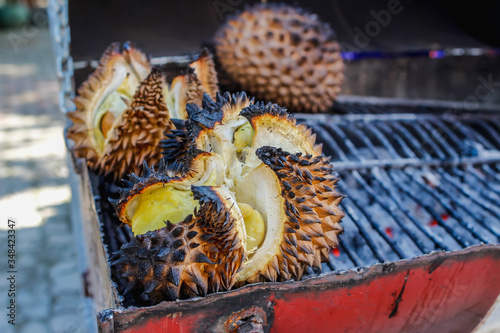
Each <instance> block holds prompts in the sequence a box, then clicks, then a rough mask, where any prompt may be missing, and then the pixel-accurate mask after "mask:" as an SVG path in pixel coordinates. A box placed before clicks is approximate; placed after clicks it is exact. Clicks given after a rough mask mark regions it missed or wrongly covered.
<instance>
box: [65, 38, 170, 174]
mask: <svg viewBox="0 0 500 333" xmlns="http://www.w3.org/2000/svg"><path fill="white" fill-rule="evenodd" d="M150 71H151V68H150V64H149V61H148V59H147V57H146V56H145V55H144V54H143V53H142V52H141V51H139V50H138V49H136V48H135V47H134V46H132V45H131V44H130V43H125V44H124V45H123V50H120V44H119V43H114V44H111V45H110V46H109V47H108V49H107V50H106V51H105V52H104V54H103V56H102V58H101V60H100V63H99V66H98V67H97V69H96V71H95V72H94V73H93V74H92V75H91V76H90V77H89V79H88V80H87V81H86V82H84V83H83V84H82V85H81V87H80V88H79V89H78V96H77V97H76V98H75V99H74V103H75V106H76V110H75V111H73V112H69V113H68V114H67V116H68V118H69V119H70V120H71V121H72V123H73V124H72V126H71V127H69V128H68V131H67V137H68V139H71V140H73V141H74V143H75V144H74V148H73V150H74V152H75V155H76V156H77V157H81V158H85V159H86V160H87V164H88V166H89V167H90V168H91V169H94V170H96V171H98V172H99V173H105V174H107V173H111V172H113V171H115V170H116V171H117V173H116V174H115V178H117V179H118V178H120V177H122V176H123V173H120V170H123V167H122V166H121V165H118V166H115V165H109V164H106V165H105V163H104V162H103V159H105V160H106V156H108V155H109V153H110V151H111V147H110V145H109V141H110V140H111V139H114V138H115V132H116V130H117V127H118V126H120V125H121V124H122V123H123V122H122V121H121V120H122V114H123V113H124V112H125V110H127V109H129V107H130V104H131V103H132V99H133V97H134V94H135V92H136V89H137V88H138V87H139V85H140V83H141V82H142V81H143V80H144V79H145V78H146V76H147V75H148V74H149V73H150ZM162 130H164V129H162ZM126 148H127V146H126V147H124V148H123V152H124V153H126V152H127V151H126ZM141 164H142V163H141Z"/></svg>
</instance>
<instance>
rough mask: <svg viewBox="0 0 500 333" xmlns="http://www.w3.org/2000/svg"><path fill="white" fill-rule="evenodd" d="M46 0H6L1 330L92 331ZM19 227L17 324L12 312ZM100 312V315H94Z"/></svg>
mask: <svg viewBox="0 0 500 333" xmlns="http://www.w3.org/2000/svg"><path fill="white" fill-rule="evenodd" d="M46 7H47V2H46V1H26V2H20V1H19V2H17V1H5V0H0V26H1V28H0V221H1V222H0V245H1V247H2V249H1V250H0V253H1V254H2V255H1V259H0V308H1V309H2V310H1V320H0V332H2V333H9V332H29V333H34V332H37V333H38V332H39V333H44V332H87V331H88V330H87V328H86V326H85V324H86V323H85V307H84V303H83V302H84V301H83V296H82V290H83V288H82V283H81V278H80V274H79V270H78V268H77V261H76V252H75V246H74V243H75V242H74V237H73V234H72V227H71V223H70V208H69V202H70V200H71V192H70V187H69V185H68V180H67V177H68V163H67V162H66V147H65V144H64V137H63V127H64V123H65V119H64V115H63V114H62V113H61V111H60V109H59V107H58V91H59V89H60V88H59V83H58V81H57V77H56V66H55V56H54V53H53V52H52V42H51V38H50V33H49V29H48V21H47V20H48V19H47V13H46ZM8 219H12V220H13V221H15V223H16V225H15V229H16V259H15V260H16V266H17V267H16V268H17V274H16V310H17V311H16V312H17V316H16V321H15V323H16V325H15V326H13V325H10V324H9V323H8V322H7V320H8V317H7V316H6V311H7V310H6V309H7V302H9V297H7V292H8V289H9V288H10V283H9V281H7V259H8V258H7V255H6V253H7V240H6V239H7V221H8ZM91 318H92V317H91Z"/></svg>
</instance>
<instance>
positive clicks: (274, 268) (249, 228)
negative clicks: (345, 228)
mask: <svg viewBox="0 0 500 333" xmlns="http://www.w3.org/2000/svg"><path fill="white" fill-rule="evenodd" d="M202 104H203V107H201V108H200V107H198V106H196V105H192V104H189V105H188V106H187V112H188V115H189V117H188V120H187V121H186V122H185V123H184V124H183V129H182V130H178V133H179V137H178V138H175V137H174V136H175V135H174V134H172V133H171V134H170V137H169V139H167V140H166V141H165V142H163V144H162V145H163V147H164V148H165V149H166V153H167V154H166V156H168V157H169V159H170V160H169V161H168V162H169V163H165V161H162V166H161V167H160V169H159V170H158V171H154V170H152V171H149V169H148V172H147V173H145V174H143V175H142V177H139V176H136V175H132V176H131V178H130V181H128V182H125V183H124V184H125V186H126V187H125V188H124V189H123V190H122V191H121V197H120V199H118V200H113V201H112V204H113V205H114V206H115V208H116V212H117V215H118V217H119V218H120V220H121V221H122V222H123V223H125V224H127V225H130V226H131V227H132V231H133V233H134V234H135V235H136V237H135V238H134V240H133V241H132V243H134V244H139V245H134V246H133V247H134V248H135V249H136V250H137V251H142V250H141V249H142V248H143V247H144V246H149V244H150V243H149V241H146V239H148V237H153V235H154V237H160V236H159V235H160V234H161V235H163V236H161V237H165V238H166V239H167V238H168V241H165V242H164V243H162V244H163V245H161V246H158V247H156V248H155V249H156V250H155V251H157V252H159V251H162V250H164V251H167V252H168V251H170V250H167V249H169V248H170V247H171V246H172V245H171V243H172V242H173V241H174V240H173V239H174V238H172V236H170V233H171V230H172V226H171V225H170V224H171V223H173V224H178V225H182V226H183V228H186V227H187V226H188V225H189V226H191V227H190V228H191V229H189V230H192V231H196V233H197V235H199V237H200V240H202V241H203V240H204V239H205V238H209V237H211V236H208V235H214V234H217V233H220V234H221V236H222V235H225V233H226V232H228V231H229V230H231V231H232V232H234V233H235V235H237V238H234V239H238V241H239V242H240V243H239V246H240V248H241V249H243V250H242V251H241V252H239V253H237V256H238V257H234V255H236V254H235V253H232V255H233V257H231V258H230V259H228V261H227V262H226V263H225V265H226V266H224V260H225V259H224V256H220V257H218V258H219V259H220V260H222V261H221V262H220V263H218V265H222V266H224V267H226V268H225V269H226V271H225V272H224V274H226V275H227V276H230V278H229V280H227V281H230V282H231V283H228V284H224V285H221V284H217V285H216V288H215V289H217V290H225V289H229V288H231V287H232V286H233V285H241V284H244V283H253V282H259V281H284V280H288V279H299V278H300V277H301V275H302V273H303V271H304V269H305V268H306V267H308V266H315V267H321V262H322V261H325V260H327V259H328V254H329V249H330V248H332V247H335V246H336V245H337V242H338V239H337V236H338V234H339V233H340V232H341V231H342V227H341V226H340V224H339V222H340V219H341V218H342V216H343V212H342V211H341V210H340V209H339V207H338V204H339V202H340V200H341V199H342V195H341V194H339V193H338V192H336V191H335V184H336V182H337V181H338V178H337V176H336V174H335V173H334V172H333V169H332V165H331V164H330V163H329V159H328V158H326V157H324V156H322V155H321V146H318V145H316V144H315V135H314V134H312V132H311V130H310V129H308V128H307V127H306V126H305V125H303V124H297V122H296V120H295V119H294V118H293V117H292V116H290V115H289V114H288V113H287V112H286V110H285V109H283V108H281V107H279V106H278V105H276V104H270V103H269V104H264V103H254V101H253V99H250V98H248V97H247V96H246V94H244V93H241V94H235V95H230V94H225V95H223V96H222V95H220V94H217V98H216V100H215V101H213V100H212V99H211V98H210V97H209V96H208V95H205V96H204V99H203V103H202ZM205 187H210V188H212V189H214V188H216V189H217V191H219V192H218V193H219V194H221V195H222V197H223V199H224V200H225V201H224V202H225V204H224V205H220V207H222V208H221V209H222V210H223V211H225V212H226V214H229V215H231V216H232V219H229V220H228V219H226V221H230V222H227V223H226V224H224V225H223V226H221V225H217V227H218V228H219V227H220V229H217V228H215V229H214V230H208V231H207V230H202V229H201V227H200V225H198V222H197V221H203V219H201V217H204V218H206V219H207V218H212V217H211V215H210V214H214V213H213V212H211V211H208V210H204V214H206V215H202V214H200V213H199V212H201V210H202V207H201V205H202V204H201V202H202V200H203V198H202V197H200V195H199V194H200V192H198V193H195V192H194V190H193V189H194V188H205ZM204 193H206V192H204ZM191 214H192V215H193V216H195V218H194V220H193V219H192V218H188V216H189V215H191ZM229 215H228V216H229ZM196 217H199V218H196ZM186 221H187V222H186ZM166 222H167V226H165V223H166ZM200 223H201V222H200ZM205 234H207V236H204V235H205ZM148 235H150V236H148ZM211 239H212V238H211ZM211 242H212V241H211ZM213 242H214V244H215V243H217V242H218V241H217V239H216V238H213ZM235 242H236V240H235ZM141 244H142V245H141ZM202 244H203V245H204V246H210V244H211V243H210V242H207V243H203V242H202ZM129 246H132V245H124V247H123V248H122V249H121V250H120V251H119V252H117V253H116V254H115V257H116V258H120V259H119V261H117V262H116V263H115V265H116V266H117V271H118V272H120V273H119V276H118V277H119V278H126V279H128V280H129V281H128V282H130V281H132V280H133V281H134V283H135V284H138V285H139V286H141V287H139V291H141V292H143V293H145V294H147V295H149V293H150V289H151V288H149V287H147V286H149V285H150V283H151V282H150V279H151V278H152V277H151V275H148V277H147V278H145V277H144V276H143V275H140V274H139V273H138V271H137V268H134V267H136V265H137V262H138V261H137V259H136V258H135V254H134V253H135V252H133V251H129V250H127V248H128V247H129ZM231 246H233V247H234V246H238V244H236V243H232V244H231ZM240 256H241V257H240ZM153 257H154V256H153ZM209 258H211V257H210V256H209ZM154 260H155V259H154V258H153V259H150V262H149V263H146V264H144V265H143V266H141V267H147V268H146V271H150V270H151V269H152V268H150V267H153V266H154V265H155V264H154V263H153V261H154ZM212 261H213V260H212ZM235 262H241V265H240V266H239V267H238V269H236V270H235V269H234V266H232V264H233V263H235ZM171 264H172V263H171V262H170V261H169V260H166V261H163V262H162V265H166V266H169V265H171ZM187 264H190V263H189V262H188V261H187V262H185V263H184V264H183V265H187ZM200 265H201V267H204V268H200V270H201V271H207V270H211V269H212V268H208V267H209V266H210V265H211V264H210V263H202V264H200ZM228 265H229V266H228ZM222 266H220V267H222ZM152 271H154V269H153V270H152ZM226 275H224V276H226ZM156 279H158V280H160V281H158V282H155V283H154V285H155V286H156V285H157V284H158V285H160V284H161V283H162V282H161V281H163V280H164V279H165V277H164V276H162V275H161V274H160V275H159V276H157V277H156V276H155V278H154V280H156ZM197 281H201V282H200V283H203V286H202V287H200V286H199V285H198V284H196V285H197V286H198V287H196V288H198V289H197V290H198V291H199V292H198V293H196V292H195V294H197V295H204V294H205V293H206V292H207V291H213V290H215V289H213V288H212V286H211V285H210V283H211V282H210V281H213V279H212V280H210V281H209V280H207V279H206V278H204V279H198V280H197ZM165 283H166V282H165ZM188 284H190V285H192V283H188ZM131 288H133V287H131ZM196 288H194V287H190V290H191V291H193V290H194V289H196ZM211 288H212V289H211ZM134 290H136V289H134ZM151 290H155V292H156V291H157V289H154V288H153V289H151ZM136 291H137V290H136ZM162 295H163V297H164V299H167V300H168V299H175V297H180V296H178V294H175V295H174V296H175V297H171V296H170V295H171V293H170V292H163V293H162ZM190 295H191V294H189V295H187V294H186V295H185V296H186V297H189V296H190ZM155 297H156V296H154V297H153V298H154V299H156V298H155ZM150 299H151V298H150ZM153 302H154V301H153Z"/></svg>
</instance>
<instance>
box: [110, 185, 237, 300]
mask: <svg viewBox="0 0 500 333" xmlns="http://www.w3.org/2000/svg"><path fill="white" fill-rule="evenodd" d="M191 192H192V194H193V197H194V199H195V200H198V201H199V208H198V209H196V210H195V211H194V213H193V214H192V215H188V216H187V217H186V218H185V219H184V220H183V221H180V222H179V223H176V224H173V223H170V221H167V222H166V226H165V227H164V228H161V229H159V230H155V231H149V232H148V233H146V234H143V235H138V236H136V237H134V238H133V239H132V241H131V242H130V243H127V244H125V245H123V246H122V247H121V249H120V251H118V252H116V253H115V254H114V255H113V257H112V265H113V267H114V269H115V270H116V272H117V274H118V276H119V277H120V279H122V280H125V281H126V288H125V290H124V291H123V292H124V293H125V294H126V293H128V292H130V291H133V292H135V293H140V294H143V295H144V296H146V298H147V300H148V303H149V304H156V303H159V302H160V301H163V300H176V299H183V298H190V297H195V296H205V295H207V294H209V293H213V292H218V291H223V290H229V289H230V288H231V287H232V286H233V284H234V282H235V278H236V273H237V272H238V270H239V269H240V267H241V265H242V263H243V261H244V260H245V250H244V248H245V242H244V239H241V237H242V232H243V231H242V229H241V216H240V215H239V214H238V211H235V210H234V207H235V203H234V200H232V199H231V195H230V193H228V192H227V190H225V189H224V188H222V187H206V186H192V188H191Z"/></svg>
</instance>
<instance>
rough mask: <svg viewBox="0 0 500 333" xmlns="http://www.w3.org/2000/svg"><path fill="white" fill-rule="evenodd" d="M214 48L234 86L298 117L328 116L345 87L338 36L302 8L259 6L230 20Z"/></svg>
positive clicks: (248, 9)
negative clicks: (320, 114)
mask: <svg viewBox="0 0 500 333" xmlns="http://www.w3.org/2000/svg"><path fill="white" fill-rule="evenodd" d="M215 42H216V55H217V59H218V62H219V63H220V65H221V67H222V69H223V70H224V71H225V72H226V73H227V75H228V76H229V78H230V79H231V80H232V81H234V82H237V83H238V84H239V85H240V86H241V87H242V89H243V90H246V91H248V92H249V93H251V94H253V95H255V96H256V97H258V98H259V99H263V100H267V101H273V102H276V103H278V104H279V105H283V106H285V107H288V108H290V109H292V110H294V111H301V112H324V111H327V110H328V109H329V108H331V106H332V105H333V102H334V100H335V99H336V97H337V95H338V94H339V92H340V89H341V85H342V82H343V81H344V75H343V70H344V64H343V61H342V57H341V54H340V47H339V44H338V43H337V41H336V37H335V33H334V31H333V30H332V29H331V28H330V26H329V25H328V24H327V23H323V22H321V21H320V20H319V18H318V16H317V15H315V14H311V13H309V12H307V11H305V10H304V9H302V8H299V7H295V6H290V5H285V4H262V3H259V4H256V5H254V6H252V7H249V8H247V9H246V10H245V11H243V12H241V13H238V14H235V15H234V16H231V17H229V18H228V20H227V22H226V23H225V24H224V25H223V26H222V27H221V28H220V29H219V30H218V31H217V33H216V35H215Z"/></svg>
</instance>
